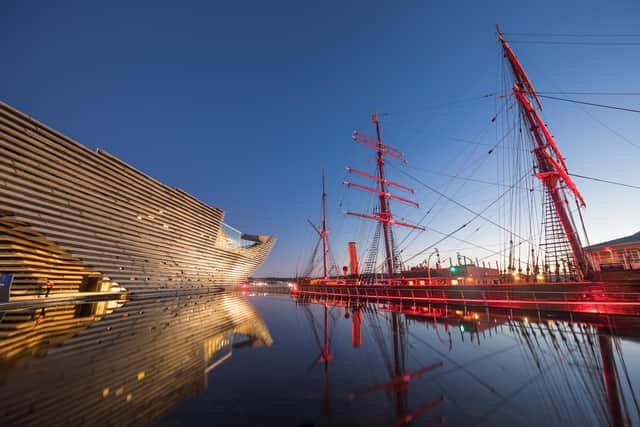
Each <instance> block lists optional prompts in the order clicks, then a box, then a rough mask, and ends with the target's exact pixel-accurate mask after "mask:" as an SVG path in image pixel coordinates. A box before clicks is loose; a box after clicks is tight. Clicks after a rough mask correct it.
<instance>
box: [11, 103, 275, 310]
mask: <svg viewBox="0 0 640 427" xmlns="http://www.w3.org/2000/svg"><path fill="white" fill-rule="evenodd" d="M223 217H224V212H223V211H222V210H221V209H219V208H216V207H211V206H208V205H206V204H205V203H203V202H201V201H199V200H197V199H196V198H194V197H192V196H190V195H189V194H187V193H185V192H184V191H182V190H180V189H176V188H171V187H168V186H166V185H164V184H162V183H161V182H159V181H157V180H155V179H154V178H152V177H150V176H148V175H146V174H144V173H142V172H140V171H138V170H136V169H135V168H133V167H131V166H129V165H127V164H126V163H124V162H122V161H121V160H119V159H117V158H116V157H114V156H112V155H110V154H108V153H106V152H104V151H102V150H96V151H93V150H90V149H88V148H86V147H84V146H83V145H81V144H79V143H77V142H75V141H73V140H71V139H70V138H68V137H66V136H64V135H62V134H60V133H59V132H56V131H55V130H53V129H50V128H48V127H47V126H45V125H43V124H41V123H39V122H37V121H35V120H33V119H32V118H30V117H28V116H26V115H24V114H22V113H20V112H19V111H17V110H15V109H13V108H12V107H10V106H8V105H6V104H3V103H0V261H1V262H0V272H3V273H10V274H11V275H12V276H13V280H12V285H11V292H10V296H11V298H13V299H15V298H19V297H32V296H34V295H43V294H48V293H62V292H64V293H68V292H78V291H82V290H91V291H95V290H106V289H108V288H111V287H114V286H116V285H117V286H120V287H123V288H125V289H127V290H128V291H146V290H157V289H183V288H186V289H193V288H201V287H211V286H220V285H229V284H235V283H238V282H239V281H242V280H245V279H246V278H247V277H248V276H249V275H251V274H252V273H253V272H254V271H255V270H256V269H257V268H258V267H259V266H260V264H261V263H262V262H263V261H264V260H265V258H266V256H267V255H268V253H269V251H270V250H271V248H272V246H273V244H274V243H275V238H274V237H273V236H260V238H259V240H258V241H257V242H256V243H255V244H254V245H253V246H251V247H248V248H242V247H229V246H228V245H225V244H223V241H224V238H223V237H224V236H223V232H222V231H221V226H222V221H223Z"/></svg>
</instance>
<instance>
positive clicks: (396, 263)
mask: <svg viewBox="0 0 640 427" xmlns="http://www.w3.org/2000/svg"><path fill="white" fill-rule="evenodd" d="M496 30H497V36H498V41H499V43H500V46H501V49H502V51H503V53H504V57H505V58H506V61H507V63H508V68H509V73H510V75H511V80H512V83H511V87H510V88H509V93H507V94H506V95H503V96H501V98H503V99H507V98H508V99H509V100H512V102H513V104H511V105H508V104H507V105H506V106H507V110H512V109H514V108H515V109H516V111H517V115H518V120H520V123H521V129H523V131H522V132H521V134H522V135H523V136H519V137H521V138H523V139H525V140H526V143H527V144H528V145H527V146H526V147H523V148H521V150H520V151H526V152H528V153H530V155H531V159H530V160H531V161H530V162H528V164H529V165H530V164H531V163H533V165H534V166H533V170H531V169H529V170H527V171H526V172H525V174H524V175H523V176H524V177H531V179H532V180H533V179H537V180H538V182H539V183H540V184H541V186H542V194H543V195H544V198H543V200H542V205H543V217H542V224H541V232H540V233H539V234H540V235H541V236H542V239H541V240H542V242H541V244H539V245H537V247H534V245H533V244H532V242H533V241H534V239H533V238H532V236H531V235H530V236H522V235H521V234H519V233H518V232H517V231H514V230H513V229H510V228H507V227H505V226H502V225H500V224H498V223H496V222H492V224H494V225H496V226H499V227H500V228H501V229H502V230H504V231H505V232H506V233H507V234H508V238H509V245H508V247H507V250H508V252H509V256H508V261H507V262H506V263H505V264H503V266H502V268H501V267H500V266H499V265H498V264H497V262H496V268H493V267H492V266H487V265H484V264H482V265H481V264H480V263H479V262H477V261H476V262H475V263H474V262H467V261H466V258H465V261H464V262H460V256H458V259H459V261H458V264H457V265H454V264H453V263H452V262H451V261H450V264H451V266H450V268H449V269H442V268H441V267H440V262H439V261H438V263H437V264H436V265H437V268H436V269H435V270H433V269H431V268H430V266H429V261H428V260H427V265H426V268H424V267H423V266H417V267H414V268H412V269H406V268H405V267H404V264H403V261H402V259H401V256H400V255H401V254H400V251H399V250H398V247H397V245H396V242H395V240H396V239H395V236H394V230H393V227H403V228H409V229H411V230H413V231H424V230H425V228H424V227H423V226H422V225H421V224H419V223H418V224H412V223H410V222H408V221H407V220H404V219H401V218H398V217H396V216H394V215H393V214H392V212H391V207H390V201H392V200H393V201H394V202H397V203H402V204H405V205H409V206H413V207H415V208H419V204H418V203H417V202H416V201H414V200H411V199H409V198H408V197H410V196H407V197H404V196H400V195H398V194H395V193H393V192H392V191H391V190H401V191H404V192H406V193H409V194H415V190H414V189H412V188H410V187H408V186H406V185H403V184H401V183H398V182H394V181H391V180H389V179H388V178H387V176H386V174H385V164H386V163H387V162H388V161H390V160H395V161H399V162H400V163H401V164H406V163H407V160H406V158H405V156H404V154H403V153H402V152H401V151H400V150H398V149H397V148H394V147H392V146H390V145H387V144H386V143H383V142H382V137H381V130H380V120H379V118H378V115H377V114H374V115H373V117H372V122H373V124H374V127H375V135H376V136H375V137H371V136H367V135H365V134H363V133H360V132H357V131H356V132H354V134H353V139H354V140H355V141H356V142H358V143H360V144H362V145H364V146H367V147H368V148H371V149H373V150H374V151H375V153H376V174H375V175H372V174H368V173H365V172H362V171H359V170H356V169H353V168H347V171H348V172H349V173H351V174H353V175H357V176H359V177H361V178H366V179H368V180H371V181H373V182H374V184H375V185H374V186H367V185H362V184H358V183H355V182H351V181H345V182H344V184H345V185H346V186H347V187H349V188H355V189H358V190H362V191H365V192H369V193H373V194H374V196H375V197H377V202H378V203H377V207H376V208H375V209H374V212H372V213H359V212H351V211H348V212H346V214H347V215H350V216H354V217H358V218H361V219H365V220H369V221H374V222H376V223H377V228H376V231H375V234H374V237H373V243H372V244H371V247H370V248H369V252H368V255H367V257H366V260H365V268H364V271H363V272H360V271H359V270H358V266H359V262H358V259H357V251H355V250H352V249H353V245H355V243H353V244H352V243H350V248H349V256H350V262H349V263H350V266H351V271H350V272H349V274H347V271H345V274H344V275H342V276H332V277H330V275H328V273H327V267H326V265H327V252H326V247H327V243H326V236H327V233H328V232H327V229H326V201H325V200H326V195H325V194H324V190H323V221H322V224H323V228H322V230H317V231H318V234H319V235H320V236H321V239H323V248H324V252H323V260H324V266H325V267H324V274H323V277H321V278H312V277H303V278H301V279H300V280H299V281H298V284H297V288H296V289H295V291H296V292H312V293H322V292H326V293H330V294H331V293H333V294H335V293H338V294H343V293H344V294H346V293H349V294H350V295H354V294H367V292H371V295H374V296H377V297H379V296H381V295H385V296H387V297H393V298H399V299H402V298H406V297H408V296H411V297H412V298H415V297H416V296H419V297H421V298H426V299H431V300H433V299H434V298H444V299H446V298H451V297H454V298H460V299H462V300H471V301H474V300H477V301H487V300H495V301H496V302H498V303H501V302H504V300H505V299H509V300H512V301H516V300H517V301H518V302H517V303H518V304H520V303H525V304H526V303H527V300H530V301H529V302H531V301H533V300H535V301H536V303H540V300H542V301H545V302H546V303H548V304H549V305H555V306H556V307H557V308H559V307H563V309H566V308H567V303H568V302H570V304H569V305H571V304H573V305H572V309H576V308H579V307H582V308H581V309H584V310H587V309H588V310H611V309H612V307H613V305H616V306H620V307H623V306H624V307H625V308H629V307H631V306H633V307H634V309H638V308H639V307H640V305H638V304H639V303H640V299H639V298H638V295H637V293H636V294H633V295H631V296H621V295H619V294H616V293H615V292H620V291H629V290H630V286H632V287H633V290H634V291H635V290H636V288H637V287H638V285H639V284H640V278H638V280H635V281H634V280H631V281H626V282H625V283H624V284H622V283H620V284H612V283H611V282H610V281H607V283H605V281H604V280H603V277H602V276H601V273H600V272H599V271H596V269H595V268H594V266H593V265H592V263H591V261H590V258H589V255H588V254H587V253H586V251H585V249H584V246H583V244H582V240H581V234H580V232H582V233H583V235H585V236H586V228H585V227H584V223H583V221H582V214H581V209H582V208H584V207H585V206H586V203H585V200H584V197H583V196H582V194H581V193H580V191H579V190H578V187H577V185H576V184H575V183H574V182H573V180H572V178H571V176H570V174H569V171H568V169H567V165H566V162H565V159H564V157H563V156H562V154H561V152H560V149H559V147H558V144H557V143H556V141H555V139H554V137H553V136H552V134H551V131H550V130H549V128H548V126H547V124H546V123H545V122H544V121H543V120H542V118H541V116H540V110H541V109H542V104H541V101H540V98H539V96H538V94H537V92H536V90H535V89H534V86H533V84H532V82H531V80H530V79H529V77H528V76H527V74H526V73H525V71H524V68H523V66H522V64H521V63H520V61H519V59H518V58H517V57H516V55H515V53H514V52H513V50H512V48H511V46H510V45H509V43H508V42H507V41H506V40H505V38H504V36H503V34H502V33H501V32H500V30H499V28H496ZM492 121H494V120H492ZM524 148H526V150H525V149H524ZM490 153H491V151H490ZM522 163H526V162H522ZM528 167H529V168H530V166H528ZM519 183H520V180H518V181H516V182H514V183H513V184H512V185H511V186H509V187H508V188H507V190H506V191H504V192H503V193H502V195H501V196H500V197H502V196H505V195H508V194H509V193H510V192H511V190H513V189H514V188H516V186H517V185H518V184H519ZM526 190H527V192H530V191H533V190H530V189H526ZM570 203H571V204H573V203H575V205H576V208H575V209H573V210H572V208H571V204H570ZM463 207H464V206H463ZM465 208H466V209H467V210H469V211H471V212H473V213H474V214H475V216H474V218H477V217H482V218H484V219H486V217H484V216H483V215H482V211H480V212H478V211H473V210H471V209H469V208H467V207H465ZM574 212H576V213H577V218H576V217H575V215H574ZM467 224H468V223H466V224H464V225H463V226H462V227H460V228H458V229H457V230H455V231H454V232H452V233H449V234H448V235H447V236H445V238H447V237H449V236H451V235H453V234H454V233H455V232H456V231H459V230H461V229H462V228H464V226H466V225H467ZM443 240H444V238H443ZM379 242H382V245H383V250H382V253H383V257H384V259H383V262H382V264H381V265H380V267H381V268H380V269H379V267H378V265H377V262H376V260H377V256H378V252H379ZM523 244H529V245H530V250H529V251H527V255H526V256H525V259H524V260H523V259H521V258H520V257H518V258H516V253H515V252H516V251H515V248H518V247H521V246H522V245H523ZM430 248H431V247H430ZM430 248H427V249H430ZM423 252H424V251H421V253H423ZM435 253H436V254H437V255H438V258H439V253H437V250H436V251H435ZM523 264H524V268H523V267H522V266H523ZM354 266H355V269H354ZM455 285H465V286H464V287H461V286H455ZM541 285H544V288H543V287H541ZM566 285H571V286H572V287H571V288H567V286H566ZM366 288H371V289H370V290H369V291H367V290H366ZM381 288H384V289H383V290H381ZM390 288H391V289H393V290H394V291H395V293H392V294H393V295H391V294H390V293H389V289H390ZM463 289H464V290H463ZM487 290H494V291H497V290H501V291H502V292H503V293H494V294H492V296H488V295H487V293H486V291H487ZM474 291H475V293H474ZM522 291H528V292H529V291H530V292H531V293H530V294H527V295H526V296H522V295H518V294H517V292H522ZM567 291H571V292H576V294H575V295H571V296H570V297H569V298H568V299H567V294H566V292H567ZM403 292H404V293H403ZM416 292H418V294H416ZM513 292H516V294H513ZM541 292H544V293H541ZM554 292H564V293H565V295H564V296H563V299H562V300H563V304H559V301H557V300H556V298H557V297H555V296H554V295H553V294H552V293H554ZM580 292H582V295H583V296H584V297H581V296H579V295H578V293H580ZM594 296H596V298H595V299H594ZM596 302H597V304H596V305H597V306H594V305H592V304H594V303H596ZM627 303H628V305H627ZM510 304H511V303H510ZM585 304H587V306H588V307H586V306H585ZM603 304H604V305H603ZM605 306H608V308H605Z"/></svg>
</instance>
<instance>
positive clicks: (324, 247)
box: [320, 170, 329, 279]
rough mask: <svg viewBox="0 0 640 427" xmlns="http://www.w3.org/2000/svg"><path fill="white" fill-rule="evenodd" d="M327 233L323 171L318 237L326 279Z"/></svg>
mask: <svg viewBox="0 0 640 427" xmlns="http://www.w3.org/2000/svg"><path fill="white" fill-rule="evenodd" d="M328 234H329V231H327V192H326V191H325V188H324V170H323V171H322V232H321V233H320V237H321V238H322V271H323V276H322V277H323V278H324V279H326V278H327V277H328V276H327V235H328Z"/></svg>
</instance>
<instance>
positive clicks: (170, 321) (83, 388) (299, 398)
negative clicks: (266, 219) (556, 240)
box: [0, 291, 640, 426]
mask: <svg viewBox="0 0 640 427" xmlns="http://www.w3.org/2000/svg"><path fill="white" fill-rule="evenodd" d="M243 293H245V294H246V291H243ZM100 304H101V305H100ZM0 316H2V317H1V319H2V321H1V322H0V327H1V329H0V333H1V334H2V335H1V337H2V338H1V340H0V358H1V359H0V360H1V363H2V365H1V367H0V369H1V370H0V372H1V377H0V424H2V425H87V424H91V425H146V424H155V425H158V426H176V425H237V426H241V425H278V426H280V425H294V426H300V425H305V426H321V425H363V426H364V425H367V426H369V425H390V426H394V425H398V426H399V425H408V424H410V425H420V426H425V425H429V426H436V425H545V426H546V425H558V426H560V425H562V426H564V425H580V426H583V425H638V424H639V423H640V410H639V407H638V405H639V402H638V399H637V397H638V395H637V393H638V392H639V391H640V389H639V388H640V358H639V356H640V342H639V340H638V337H639V336H640V328H639V326H640V318H637V317H625V316H608V317H600V316H595V315H594V316H592V315H589V316H588V317H585V316H581V317H576V316H572V315H571V314H568V313H567V314H562V313H554V314H553V315H550V314H548V313H544V312H510V311H495V312H494V311H493V310H480V311H471V310H466V309H465V308H464V307H455V306H444V305H440V306H435V305H422V306H421V305H410V304H409V305H402V306H400V305H393V304H365V303H362V302H358V301H354V300H340V299H331V300H323V299H321V298H314V299H298V300H295V299H292V298H291V297H289V296H288V295H273V294H271V295H270V294H268V293H262V294H259V295H258V294H252V293H249V295H248V296H244V295H235V294H230V293H228V292H226V293H223V294H217V295H216V294H213V295H201V296H193V295H192V296H185V297H178V298H176V297H171V298H154V299H149V300H133V301H128V302H126V303H124V302H108V303H99V304H83V305H78V306H60V307H48V308H45V309H42V308H39V309H29V310H23V311H20V312H6V313H0ZM263 319H264V320H263ZM267 326H268V329H267ZM272 336H273V339H272ZM247 347H251V348H250V349H246V350H245V348H247ZM241 349H242V350H241Z"/></svg>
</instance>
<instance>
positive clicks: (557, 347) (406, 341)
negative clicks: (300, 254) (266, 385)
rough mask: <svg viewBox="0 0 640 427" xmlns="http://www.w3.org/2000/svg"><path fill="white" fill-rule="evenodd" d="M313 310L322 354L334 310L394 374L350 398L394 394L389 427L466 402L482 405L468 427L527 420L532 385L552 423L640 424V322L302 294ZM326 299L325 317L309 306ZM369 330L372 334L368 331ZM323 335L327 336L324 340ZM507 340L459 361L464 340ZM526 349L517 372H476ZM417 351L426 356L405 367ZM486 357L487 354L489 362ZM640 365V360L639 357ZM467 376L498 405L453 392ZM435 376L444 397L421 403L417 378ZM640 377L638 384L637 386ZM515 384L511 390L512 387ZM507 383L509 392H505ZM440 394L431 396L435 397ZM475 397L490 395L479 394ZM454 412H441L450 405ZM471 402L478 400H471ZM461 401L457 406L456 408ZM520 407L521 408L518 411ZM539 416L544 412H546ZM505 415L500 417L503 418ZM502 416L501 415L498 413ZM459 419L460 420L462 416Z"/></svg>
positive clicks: (426, 419)
mask: <svg viewBox="0 0 640 427" xmlns="http://www.w3.org/2000/svg"><path fill="white" fill-rule="evenodd" d="M297 301H298V302H299V303H302V304H301V306H302V308H303V310H305V312H306V313H307V317H308V319H309V324H310V325H311V329H312V331H313V334H311V335H312V336H315V337H316V338H315V340H316V342H317V345H318V348H319V351H320V352H321V354H322V355H329V354H330V353H331V351H332V350H331V348H330V342H331V340H329V339H328V337H330V336H331V334H332V329H333V327H334V326H333V324H332V322H327V321H326V319H327V317H328V318H329V319H332V318H333V319H335V318H336V316H335V313H336V311H342V312H343V313H344V318H346V319H349V318H350V319H351V339H352V343H351V344H352V347H353V348H354V349H357V348H360V347H361V346H362V345H363V344H362V336H363V334H369V335H370V336H371V337H372V339H371V341H370V344H374V346H375V347H377V349H376V351H377V353H378V354H379V355H380V358H381V359H382V363H383V365H384V366H385V367H386V379H385V380H383V381H381V382H378V383H374V384H371V385H370V386H369V387H367V388H364V389H360V390H353V391H352V392H351V393H350V394H349V397H350V398H351V399H352V400H354V401H355V400H357V399H361V398H366V396H367V395H369V394H374V393H382V392H387V393H386V394H387V396H389V397H390V398H391V399H392V400H393V405H392V406H393V408H394V411H393V414H391V418H390V420H391V421H390V422H389V423H387V425H390V426H400V425H406V424H409V423H411V422H412V421H414V420H419V422H420V423H426V425H441V424H445V423H446V421H447V418H446V417H445V416H444V415H443V414H446V413H449V414H450V413H451V407H454V408H453V409H454V411H456V410H459V411H464V410H465V409H464V408H465V407H467V409H469V408H468V407H470V406H480V407H481V409H480V411H475V412H474V413H472V414H471V416H470V417H468V418H467V419H466V420H465V423H472V424H474V425H480V424H483V423H487V422H489V423H491V420H492V417H494V416H495V415H496V413H498V412H500V411H504V412H509V411H511V412H515V413H516V414H517V416H520V417H521V418H520V419H521V420H522V419H526V416H527V411H526V410H520V409H519V404H521V403H522V402H520V398H521V397H522V396H524V395H527V396H530V393H531V389H535V390H536V391H540V393H538V394H536V397H535V398H536V399H537V401H535V402H530V401H529V402H527V403H526V406H529V408H528V409H529V410H531V409H532V408H536V409H540V410H542V411H544V414H545V417H546V419H547V425H615V426H624V425H637V424H638V423H640V407H639V401H638V395H637V393H638V391H637V390H635V388H634V379H633V378H632V375H631V374H630V369H629V367H628V366H627V360H626V359H625V357H624V354H623V349H622V345H621V339H626V340H631V341H638V339H639V338H640V318H638V317H631V316H629V317H624V316H598V315H587V316H580V317H576V316H574V315H572V314H570V313H565V314H558V313H554V314H553V315H552V314H549V313H542V312H528V313H525V312H519V313H515V312H513V311H493V310H490V309H485V310H480V311H472V310H468V309H465V308H464V307H452V306H447V305H440V306H438V305H415V304H407V305H398V304H390V303H380V304H371V303H366V302H362V301H358V300H353V299H336V298H333V297H331V298H323V297H302V298H297ZM313 305H320V306H321V307H322V308H323V310H324V316H325V317H324V319H325V321H324V323H323V322H321V321H320V320H318V319H315V318H314V315H313V314H312V310H310V308H309V307H311V306H313ZM363 329H364V332H363ZM425 329H427V330H428V331H429V332H434V333H435V335H436V337H437V342H436V341H435V340H430V339H428V338H425V334H423V333H421V332H422V331H424V330H425ZM323 337H324V339H323ZM505 337H509V338H510V339H512V340H513V341H514V343H513V344H512V345H508V346H506V347H503V348H502V349H501V350H498V351H497V352H491V353H489V354H488V355H482V354H480V355H479V356H478V357H477V358H475V359H474V358H471V360H469V361H465V362H461V361H460V360H458V359H457V358H456V357H454V356H453V353H454V350H456V349H455V347H456V346H474V347H476V348H478V349H479V348H480V347H482V346H484V347H485V348H486V347H487V346H491V344H492V343H491V341H492V340H504V338H505ZM514 348H516V349H518V350H519V352H518V354H519V357H517V358H516V359H515V360H514V359H512V360H509V361H508V362H507V363H510V364H515V365H516V369H517V370H519V371H520V372H518V375H517V378H504V377H494V378H492V379H487V378H486V376H485V375H482V372H481V371H480V373H479V370H478V369H477V366H476V365H478V364H483V365H482V366H486V365H484V363H486V362H490V361H491V359H493V360H495V361H496V363H497V364H498V365H500V364H501V363H503V362H502V361H498V360H499V358H498V356H499V354H497V353H499V352H511V351H512V350H513V349H514ZM412 352H413V356H414V362H415V360H416V358H415V356H416V353H418V355H419V356H420V362H419V363H418V364H417V365H418V366H417V367H416V363H413V364H412V365H413V367H412V369H411V370H408V369H407V366H408V365H409V363H408V360H409V359H410V357H411V353H412ZM487 359H488V360H487ZM327 360H331V359H330V358H327V357H321V358H320V361H321V362H323V373H324V375H325V384H324V387H325V404H324V407H325V411H328V410H329V403H328V402H329V401H330V400H331V390H330V387H329V384H330V375H331V371H330V369H329V367H328V365H327V362H326V361H327ZM636 363H637V362H636ZM460 373H463V374H464V376H466V377H467V378H468V381H469V382H471V383H476V384H477V385H479V388H480V389H481V390H484V393H485V394H493V395H495V396H496V398H495V400H494V401H493V402H492V403H491V404H488V405H487V404H482V405H475V404H473V403H472V402H463V403H461V402H460V401H459V396H455V394H454V393H451V395H449V393H447V386H446V384H447V379H446V377H447V376H449V375H457V374H460ZM419 378H421V380H422V381H433V382H434V383H437V384H438V385H439V387H440V390H441V394H440V395H437V394H436V395H428V394H424V393H420V394H419V396H418V397H417V399H416V398H414V399H413V401H414V402H416V401H417V402H418V404H417V405H416V404H414V405H413V407H411V406H410V405H409V404H408V402H409V395H410V393H411V389H412V382H414V381H415V380H417V379H419ZM637 380H638V379H637V378H636V379H635V382H636V384H635V387H637ZM505 384H508V386H505ZM505 389H508V390H509V391H508V392H505V391H503V390H505ZM432 394H433V393H432ZM477 400H482V397H481V396H477ZM445 402H446V403H448V404H449V410H448V411H447V410H442V411H440V410H439V408H440V406H444V405H442V404H443V403H445ZM470 403H471V404H470ZM456 407H457V409H456ZM518 412H519V414H518ZM538 415H539V414H538ZM498 418H499V417H498ZM499 419H500V418H499ZM454 424H456V422H455V421H454Z"/></svg>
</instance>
